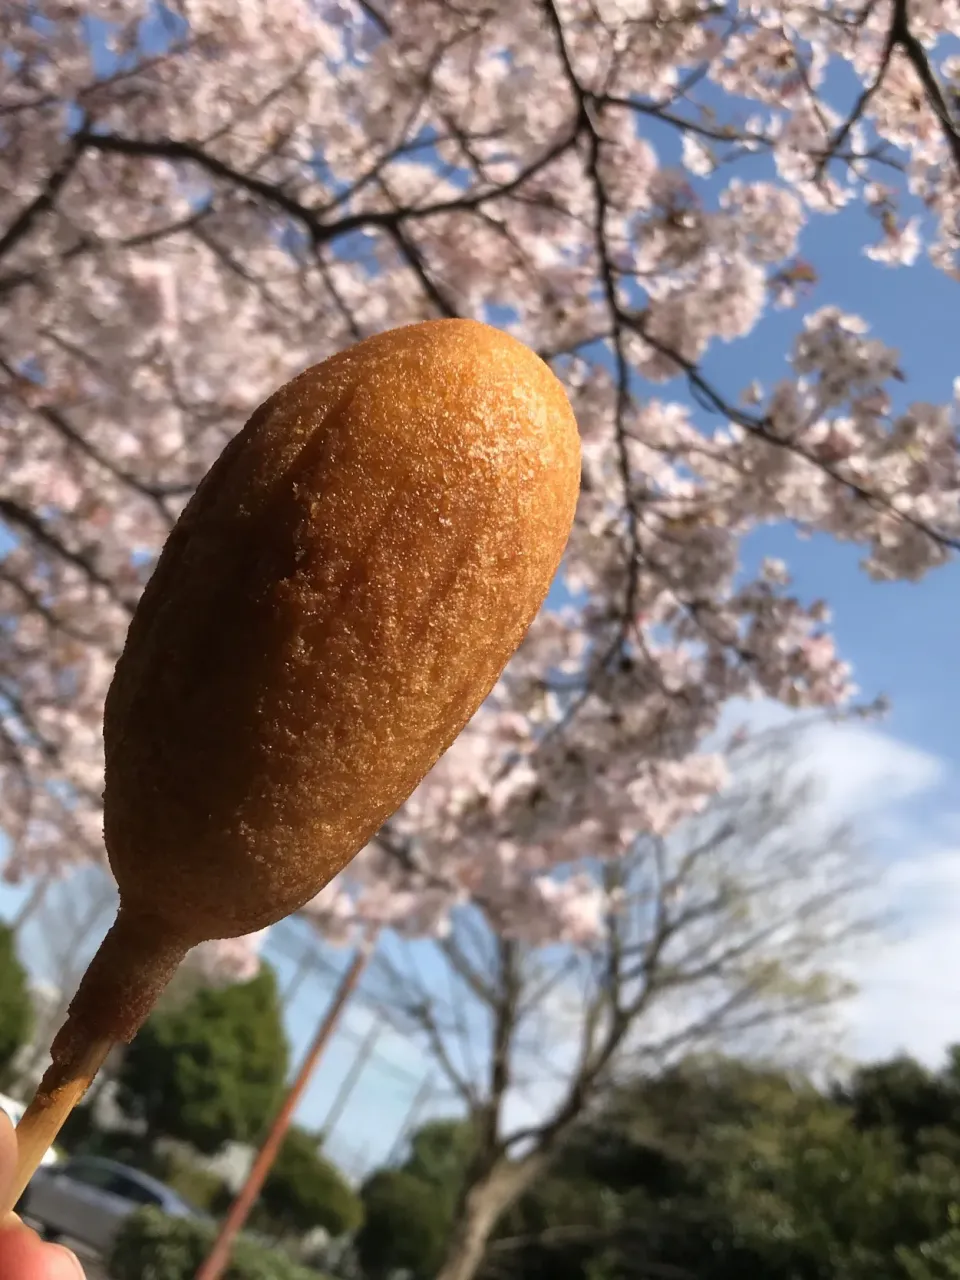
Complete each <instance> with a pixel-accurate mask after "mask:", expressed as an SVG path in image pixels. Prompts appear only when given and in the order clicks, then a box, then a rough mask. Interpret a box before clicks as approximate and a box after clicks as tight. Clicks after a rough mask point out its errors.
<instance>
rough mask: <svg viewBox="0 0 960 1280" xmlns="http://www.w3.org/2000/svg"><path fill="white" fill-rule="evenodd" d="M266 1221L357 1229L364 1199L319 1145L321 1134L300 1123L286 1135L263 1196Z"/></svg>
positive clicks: (289, 1226) (296, 1228) (284, 1226)
mask: <svg viewBox="0 0 960 1280" xmlns="http://www.w3.org/2000/svg"><path fill="white" fill-rule="evenodd" d="M258 1208H262V1210H263V1213H264V1225H265V1226H273V1227H275V1228H276V1229H277V1230H278V1232H280V1233H283V1232H292V1233H301V1232H305V1231H310V1230H311V1229H312V1228H313V1227H323V1228H324V1230H326V1231H328V1232H329V1233H330V1234H331V1235H332V1236H341V1235H344V1234H345V1233H346V1232H348V1231H356V1229H357V1228H358V1227H359V1226H360V1224H361V1222H362V1221H363V1204H362V1202H361V1200H360V1197H359V1196H358V1195H357V1194H356V1192H355V1191H354V1190H353V1188H352V1187H351V1186H350V1185H349V1183H348V1182H347V1181H346V1179H345V1178H344V1177H343V1174H342V1173H341V1172H340V1170H339V1169H337V1168H336V1167H335V1166H334V1165H332V1164H331V1163H330V1161H329V1160H326V1159H324V1157H323V1156H322V1155H321V1154H320V1152H319V1151H318V1149H317V1139H316V1138H315V1137H314V1136H313V1135H311V1134H309V1133H307V1132H306V1131H305V1130H303V1129H300V1128H297V1127H296V1126H294V1127H293V1128H292V1129H291V1130H290V1131H289V1132H288V1133H287V1136H286V1137H285V1138H284V1142H283V1146H282V1147H281V1148H280V1154H279V1155H278V1157H277V1159H276V1162H275V1163H274V1166H273V1168H272V1169H271V1170H270V1174H269V1176H268V1177H267V1180H266V1182H265V1183H264V1186H263V1191H262V1192H261V1195H260V1204H259V1206H258Z"/></svg>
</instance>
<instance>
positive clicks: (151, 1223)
mask: <svg viewBox="0 0 960 1280" xmlns="http://www.w3.org/2000/svg"><path fill="white" fill-rule="evenodd" d="M214 1230H215V1229H214V1227H213V1226H211V1225H208V1224H206V1223H201V1222H194V1221H189V1220H186V1219H183V1218H169V1217H167V1216H166V1214H163V1213H160V1212H159V1211H158V1210H157V1209H141V1210H139V1211H138V1212H137V1213H135V1214H133V1215H132V1216H131V1217H129V1218H128V1219H127V1220H126V1222H125V1223H124V1224H123V1226H122V1227H121V1228H120V1232H119V1234H118V1235H117V1239H116V1242H115V1244H114V1247H113V1252H112V1253H111V1255H110V1266H109V1271H110V1275H111V1277H112V1280H193V1277H194V1276H195V1275H196V1273H197V1271H198V1269H199V1267H200V1264H201V1263H202V1262H203V1260H204V1258H205V1257H206V1256H207V1254H208V1253H209V1251H210V1246H211V1245H212V1244H213V1238H214ZM224 1280H323V1278H322V1277H321V1276H320V1273H319V1272H317V1271H312V1270H310V1269H308V1268H307V1267H302V1266H300V1265H298V1264H297V1263H296V1262H293V1261H292V1260H291V1259H290V1258H288V1257H286V1256H285V1255H284V1254H282V1253H279V1252H277V1251H275V1250H270V1249H265V1248H263V1246H262V1245H258V1244H254V1243H253V1242H252V1241H250V1240H245V1239H243V1238H242V1237H241V1239H240V1240H238V1241H237V1243H236V1245H235V1246H234V1250H233V1258H232V1260H231V1262H230V1265H229V1267H228V1268H227V1270H226V1271H225V1272H224Z"/></svg>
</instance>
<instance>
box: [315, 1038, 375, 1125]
mask: <svg viewBox="0 0 960 1280" xmlns="http://www.w3.org/2000/svg"><path fill="white" fill-rule="evenodd" d="M382 1030H383V1027H382V1026H381V1025H380V1023H379V1022H374V1023H372V1024H371V1026H370V1030H369V1031H368V1032H367V1034H366V1035H365V1036H364V1038H363V1041H362V1042H361V1045H360V1048H359V1049H358V1050H357V1056H356V1057H355V1058H354V1060H353V1062H351V1064H350V1067H349V1069H348V1071H347V1074H346V1075H345V1076H344V1077H343V1083H342V1084H341V1085H340V1088H339V1089H338V1090H337V1096H336V1097H335V1098H334V1100H333V1102H332V1103H331V1104H330V1110H329V1111H328V1112H327V1115H326V1119H325V1120H324V1122H323V1124H322V1125H321V1126H320V1132H321V1134H322V1135H323V1141H324V1144H326V1142H327V1139H328V1138H329V1137H330V1135H331V1133H333V1131H334V1129H335V1128H336V1125H337V1122H338V1121H339V1119H340V1117H341V1116H342V1115H343V1112H344V1108H345V1107H346V1105H347V1103H348V1102H349V1101H350V1095H351V1094H352V1093H353V1091H354V1089H355V1088H356V1087H357V1081H358V1080H359V1079H360V1076H361V1073H362V1072H363V1069H364V1067H365V1066H366V1065H367V1062H368V1061H369V1060H370V1055H371V1054H372V1053H373V1048H374V1045H375V1044H376V1043H377V1041H378V1040H379V1038H380V1032H381V1031H382Z"/></svg>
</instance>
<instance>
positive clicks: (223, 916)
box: [104, 320, 580, 942]
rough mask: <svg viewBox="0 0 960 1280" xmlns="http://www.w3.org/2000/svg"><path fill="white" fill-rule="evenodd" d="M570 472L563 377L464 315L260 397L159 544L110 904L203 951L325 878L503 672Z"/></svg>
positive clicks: (413, 330) (126, 724) (117, 821)
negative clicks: (201, 944)
mask: <svg viewBox="0 0 960 1280" xmlns="http://www.w3.org/2000/svg"><path fill="white" fill-rule="evenodd" d="M579 476H580V454H579V440H578V435H577V428H576V423H575V421H574V418H573V414H572V412H571V409H570V406H569V403H568V401H567V398H566V395H565V394H564V391H563V389H562V387H561V385H560V383H559V382H558V381H557V380H556V378H555V377H554V376H553V374H552V373H551V372H550V371H549V369H548V368H547V367H546V365H544V364H543V363H542V362H541V361H540V360H539V359H538V358H537V357H536V356H535V355H533V353H532V352H530V351H529V350H528V349H527V348H526V347H524V346H523V345H522V344H521V343H519V342H517V341H516V340H514V339H513V338H510V337H508V336H507V335H505V334H503V333H500V332H498V331H497V330H495V329H491V328H488V327H487V326H485V325H480V324H477V323H474V322H472V321H459V320H447V321H434V322H428V323H426V324H420V325H413V326H410V327H407V328H403V329H397V330H393V331H392V332H390V333H386V334H382V335H380V336H378V337H375V338H371V339H368V340H367V341H366V342H363V343H360V344H359V345H358V346H356V347H353V348H352V349H350V350H348V351H346V352H344V353H342V354H341V355H338V356H335V357H333V358H332V359H330V360H327V361H325V362H324V363H323V364H319V365H316V366H314V367H313V368H311V369H308V370H307V371H306V372H305V373H303V374H301V375H300V376H299V377H298V378H296V379H294V380H293V381H292V382H290V383H288V384H287V385H286V386H285V387H283V388H281V390H280V391H278V392H277V393H276V394H275V395H274V396H272V397H271V398H270V400H268V401H267V402H266V403H265V404H264V405H263V406H261V408H260V409H258V410H257V412H256V413H255V414H254V415H253V417H252V418H251V419H250V421H249V422H248V423H247V425H246V427H245V428H244V430H243V431H242V432H241V433H240V435H239V436H238V437H237V438H236V439H235V440H234V441H233V442H232V443H231V444H230V445H229V446H228V447H227V449H226V450H225V451H224V453H223V454H222V455H221V457H220V459H219V460H218V461H217V463H216V464H215V465H214V467H213V468H212V469H211V472H210V473H209V475H208V476H207V478H206V480H205V481H204V482H203V484H202V485H201V487H200V489H199V490H198V491H197V493H196V495H195V496H194V498H193V500H192V501H191V502H190V504H189V505H188V507H187V509H186V511H185V512H184V514H183V516H182V518H181V520H180V522H179V524H178V525H177V528H176V529H175V530H174V532H173V534H172V535H171V537H170V540H169V542H168V543H167V546H166V547H165V549H164V551H163V554H162V555H161V557H160V561H159V563H158V565H157V569H156V572H155V574H154V576H153V578H152V579H151V581H150V583H149V584H148V586H147V589H146V591H145V592H144V595H143V599H142V601H141V604H140V607H139V608H138V610H137V613H136V616H135V617H134V619H133V622H132V624H131V627H130V633H129V636H128V639H127V644H126V648H125V650H124V653H123V656H122V657H121V659H120V662H119V664H118V666H117V672H116V676H115V678H114V682H113V685H112V687H111V689H110V693H109V695H108V698H107V706H106V716H105V726H104V735H105V741H106V792H105V824H106V840H107V847H108V851H109V855H110V861H111V865H112V866H113V869H114V872H115V874H116V876H117V880H118V882H119V884H120V888H121V894H122V897H123V901H124V904H125V907H127V908H128V909H131V910H134V911H135V912H137V913H139V914H143V915H153V916H155V917H157V918H160V919H162V920H163V921H164V922H165V923H166V924H168V925H169V927H170V928H171V930H175V931H176V932H177V935H178V936H179V937H181V938H183V939H184V940H186V941H189V942H193V941H198V940H200V939H202V938H208V937H221V936H227V935H232V934H239V933H245V932H248V931H251V930H254V929H257V928H259V927H262V926H264V925H266V924H268V923H271V922H272V921H274V920H277V919H279V918H281V917H282V916H283V915H286V914H287V913H288V912H290V911H292V910H294V909H296V908H297V907H299V906H301V905H302V904H303V903H304V902H305V901H307V900H308V899H309V898H311V897H312V896H313V895H314V894H316V893H317V892H318V891H319V890H320V888H322V886H323V885H324V884H325V883H326V882H327V881H328V880H330V879H331V878H332V876H334V875H335V874H336V872H337V871H339V870H340V868H341V867H343V866H344V865H345V863H346V862H348V861H349V859H350V858H351V857H352V856H353V855H354V854H355V853H356V852H357V850H358V849H360V848H361V847H362V846H363V845H364V844H365V843H366V842H367V841H368V840H369V839H370V837H371V836H372V835H373V834H374V833H375V831H376V830H377V828H378V827H379V826H380V825H381V824H382V823H383V822H384V820H385V819H386V818H387V817H389V816H390V814H391V813H393V812H394V811H395V810H396V809H397V808H398V807H399V806H400V805H401V804H402V803H403V801H404V800H405V799H406V798H407V796H408V795H409V794H410V792H411V791H412V790H413V788H414V787H415V786H416V785H417V783H418V782H419V781H420V779H421V778H422V777H423V775H424V774H425V773H426V772H427V770H428V769H429V768H430V767H431V766H432V765H433V763H434V762H435V761H436V759H437V758H438V757H439V756H440V754H441V753H442V752H443V751H444V750H446V748H447V747H448V746H449V745H450V743H451V742H452V741H453V739H454V738H455V737H456V736H457V734H458V733H459V732H460V730H461V729H462V728H463V726H464V724H465V723H466V722H467V720H468V719H469V718H470V717H471V716H472V715H473V713H474V711H475V710H476V709H477V707H478V706H479V704H480V703H481V702H482V701H483V699H484V697H485V696H486V695H487V693H488V692H489V691H490V689H491V688H492V687H493V685H494V683H495V682H496V680H497V678H498V676H499V674H500V672H501V670H502V668H503V666H504V665H505V663H506V662H507V660H508V659H509V657H510V655H511V654H512V653H513V651H514V649H515V648H516V646H517V645H518V644H519V642H520V640H521V639H522V637H523V634H524V632H525V631H526V629H527V627H528V626H529V624H530V622H531V620H532V619H533V617H534V615H535V613H536V612H537V610H538V608H539V607H540V604H541V603H542V601H543V598H544V596H545V594H546V592H547V589H548V587H549V584H550V581H551V579H552V577H553V575H554V572H555V571H556V568H557V565H558V564H559V561H560V558H561V555H562V552H563V548H564V545H565V543H566V540H567V536H568V533H569V530H570V526H571V523H572V520H573V514H574V508H575V505H576V501H577V495H578V492H579Z"/></svg>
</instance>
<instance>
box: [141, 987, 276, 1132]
mask: <svg viewBox="0 0 960 1280" xmlns="http://www.w3.org/2000/svg"><path fill="white" fill-rule="evenodd" d="M286 1071H287V1041H286V1035H285V1033H284V1029H283V1020H282V1016H281V1010H280V1004H279V1001H278V999H277V986H276V979H275V977H274V974H273V970H272V969H271V968H270V967H269V966H266V965H265V966H263V968H262V969H261V971H260V973H259V974H258V975H257V977H256V978H254V979H253V980H252V981H251V982H244V983H238V984H236V985H234V986H229V987H224V988H220V989H212V988H207V989H202V990H199V991H196V992H195V993H194V994H193V995H192V996H191V997H190V998H189V999H188V1000H187V1001H186V1002H185V1003H183V1004H181V1005H176V1006H175V1007H172V1008H169V1009H163V1010H158V1011H157V1012H156V1013H155V1014H154V1015H153V1017H152V1018H150V1019H149V1020H148V1022H147V1023H146V1025H145V1026H144V1028H143V1029H142V1030H141V1032H140V1034H139V1035H138V1036H137V1037H136V1039H135V1040H134V1041H133V1043H132V1044H131V1045H130V1047H129V1049H128V1050H127V1052H126V1054H125V1056H124V1059H123V1063H122V1066H121V1068H120V1073H119V1078H118V1085H119V1091H118V1100H119V1103H120V1106H121V1107H122V1108H123V1110H124V1111H125V1112H126V1113H127V1114H128V1115H129V1116H131V1117H135V1118H138V1119H142V1120H143V1121H145V1122H146V1125H147V1130H148V1133H149V1134H150V1135H151V1136H153V1137H156V1136H159V1135H163V1136H166V1137H171V1138H181V1139H183V1140H184V1141H185V1142H189V1143H190V1144H191V1145H192V1146H194V1147H195V1148H196V1149H197V1150H198V1151H201V1152H206V1153H212V1152H215V1151H217V1150H218V1149H219V1148H220V1147H221V1146H222V1145H223V1144H224V1143H225V1142H228V1141H233V1142H256V1141H257V1140H258V1139H259V1138H260V1137H261V1135H262V1133H263V1131H264V1127H265V1126H266V1125H267V1123H268V1122H269V1120H270V1119H271V1117H272V1115H273V1113H274V1111H275V1110H276V1107H277V1106H278V1105H279V1102H280V1097H281V1093H282V1089H283V1084H284V1079H285V1077H286Z"/></svg>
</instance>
